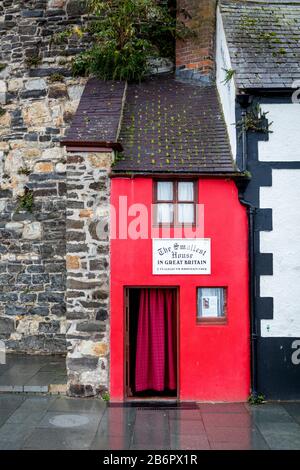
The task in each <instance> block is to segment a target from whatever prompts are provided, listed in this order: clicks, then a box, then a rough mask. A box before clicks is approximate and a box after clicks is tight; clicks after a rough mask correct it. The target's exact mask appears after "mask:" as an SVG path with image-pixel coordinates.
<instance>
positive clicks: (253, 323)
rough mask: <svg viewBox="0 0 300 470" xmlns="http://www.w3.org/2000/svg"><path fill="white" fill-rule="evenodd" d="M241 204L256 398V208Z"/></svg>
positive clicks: (247, 203) (253, 382) (252, 384)
mask: <svg viewBox="0 0 300 470" xmlns="http://www.w3.org/2000/svg"><path fill="white" fill-rule="evenodd" d="M239 199H240V202H241V204H243V205H244V206H245V207H246V208H247V212H248V220H249V246H248V250H249V271H250V273H249V303H250V305H249V307H250V336H251V392H252V395H253V397H254V398H256V397H257V325H256V315H255V305H254V302H255V300H254V299H255V258H254V220H255V211H256V208H255V207H254V206H253V205H252V204H250V203H249V202H247V201H245V200H244V199H242V198H241V197H240V198H239Z"/></svg>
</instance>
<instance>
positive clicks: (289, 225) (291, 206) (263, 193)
mask: <svg viewBox="0 0 300 470" xmlns="http://www.w3.org/2000/svg"><path fill="white" fill-rule="evenodd" d="M295 106H296V105H295ZM296 107H297V106H296ZM299 108H300V106H299ZM282 116H284V112H282ZM272 175H273V186H272V187H267V188H266V187H263V188H260V207H261V208H272V209H273V231H271V232H260V251H261V253H273V276H261V278H260V296H261V297H273V298H274V318H273V320H262V321H261V335H262V336H263V337H276V336H277V337H300V170H273V171H272Z"/></svg>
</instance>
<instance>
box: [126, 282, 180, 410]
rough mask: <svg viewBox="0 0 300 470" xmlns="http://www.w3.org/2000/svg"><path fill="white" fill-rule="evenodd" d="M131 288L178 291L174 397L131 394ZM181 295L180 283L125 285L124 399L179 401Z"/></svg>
mask: <svg viewBox="0 0 300 470" xmlns="http://www.w3.org/2000/svg"><path fill="white" fill-rule="evenodd" d="M131 289H172V290H175V292H176V336H177V338H176V377H177V384H176V396H174V397H149V398H148V397H134V396H131V395H129V383H128V378H129V359H130V358H129V346H130V343H129V321H128V320H129V315H130V312H129V292H130V290H131ZM179 295H180V288H179V286H178V285H176V286H169V285H168V286H166V285H164V286H157V285H152V286H149V285H146V286H142V285H133V286H124V294H123V298H124V301H123V305H124V317H123V321H124V338H123V343H124V344H123V348H124V358H125V361H124V369H123V374H124V401H127V402H128V401H150V402H151V401H176V402H177V401H179V397H180V393H179V390H180V389H179V387H180V373H179V370H180V368H179V352H180V351H179V346H180V329H179V326H180V324H179V314H180V310H179V305H180V304H179Z"/></svg>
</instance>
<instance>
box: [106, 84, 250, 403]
mask: <svg viewBox="0 0 300 470" xmlns="http://www.w3.org/2000/svg"><path fill="white" fill-rule="evenodd" d="M155 116H156V119H155ZM131 122H134V126H132V125H131ZM172 123H173V125H172ZM191 136H194V138H192V137H191ZM120 141H121V143H122V145H123V148H124V153H123V156H122V158H120V159H119V160H118V161H117V162H116V163H115V165H114V166H113V172H112V181H111V208H112V209H111V219H114V221H113V220H111V224H112V225H111V245H110V256H111V262H110V286H111V287H110V289H111V292H110V299H111V309H110V314H111V323H110V347H111V351H110V396H111V400H112V401H123V400H134V399H146V398H152V399H153V398H155V399H157V398H161V399H162V398H173V399H178V400H182V401H189V400H197V401H243V400H246V399H247V397H248V395H249V390H250V339H249V337H250V326H249V313H248V311H249V308H248V302H249V299H248V235H247V234H248V222H247V213H246V211H245V208H244V207H243V206H242V205H241V203H240V202H239V199H238V190H237V187H236V185H235V182H234V177H235V171H234V167H233V163H232V160H231V156H230V152H229V150H228V149H229V143H228V140H227V135H226V131H225V127H224V123H223V122H222V117H221V112H220V109H219V104H218V100H217V95H216V91H215V90H214V89H213V88H212V87H207V88H202V87H197V86H193V85H188V84H182V83H178V82H176V81H175V80H174V79H173V78H171V77H164V78H156V79H152V80H149V81H147V82H146V83H144V84H141V85H132V86H129V89H128V90H127V104H126V105H125V109H124V116H123V126H122V130H121V135H120ZM166 147H171V149H168V148H166ZM174 148H175V149H176V152H174V153H173V152H172V150H173V149H174ZM167 153H169V155H170V156H169V157H168V159H166V157H165V155H166V154H167ZM159 154H162V155H163V158H161V159H159V158H158V157H159ZM153 155H155V156H153ZM188 157H190V158H188ZM152 159H155V164H153V163H152ZM166 160H168V162H166ZM168 223H169V227H170V228H169V229H168V227H166V226H168ZM180 224H183V226H184V227H185V229H184V230H182V229H181V227H180ZM203 247H204V248H203ZM168 296H169V297H171V300H169V301H168ZM168 302H169V303H168Z"/></svg>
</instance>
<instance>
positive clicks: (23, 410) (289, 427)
mask: <svg viewBox="0 0 300 470" xmlns="http://www.w3.org/2000/svg"><path fill="white" fill-rule="evenodd" d="M0 449H1V450H4V449H14V450H17V449H53V450H54V449H95V450H97V449H99V450H103V449H105V450H107V449H108V450H114V449H122V450H123V449H132V450H138V449H145V450H157V449H163V450H169V449H170V450H176V449H181V450H189V449H197V450H202V449H203V450H209V449H220V450H223V449H236V450H237V449H239V450H248V449H300V403H284V404H283V403H281V404H273V403H270V404H264V405H260V406H249V405H247V404H240V403H234V404H198V405H196V404H186V405H185V404H182V405H180V406H179V407H172V406H170V405H165V406H164V407H161V406H156V405H155V404H153V405H151V406H143V405H142V404H139V405H137V406H134V407H128V406H119V405H118V406H113V405H112V406H107V404H106V402H104V401H102V400H99V399H75V398H67V397H62V396H49V395H44V396H42V395H37V394H35V395H29V394H0Z"/></svg>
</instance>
